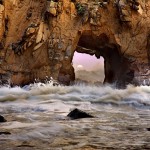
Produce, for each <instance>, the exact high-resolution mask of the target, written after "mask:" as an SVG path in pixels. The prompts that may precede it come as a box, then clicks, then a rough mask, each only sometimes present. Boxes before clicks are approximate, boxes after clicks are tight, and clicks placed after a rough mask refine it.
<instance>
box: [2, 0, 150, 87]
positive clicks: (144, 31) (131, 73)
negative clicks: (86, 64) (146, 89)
mask: <svg viewBox="0 0 150 150" xmlns="http://www.w3.org/2000/svg"><path fill="white" fill-rule="evenodd" d="M75 51H78V52H80V53H87V54H90V55H95V56H96V57H97V58H100V56H103V57H104V59H105V81H104V82H107V83H114V82H115V83H116V84H117V86H123V85H125V84H127V83H135V84H141V83H146V84H149V80H148V78H149V77H150V71H149V62H150V1H149V0H117V1H114V0H99V1H97V0H95V1H94V0H80V1H73V0H72V1H71V0H55V1H48V0H0V78H1V82H2V84H4V83H6V82H8V81H9V82H11V84H17V85H24V84H28V83H30V82H33V81H34V80H35V79H39V80H44V79H46V77H47V76H48V77H53V78H54V79H58V80H59V81H60V82H62V83H66V84H69V82H70V81H73V80H74V79H75V74H74V68H73V67H72V58H73V55H74V52H75Z"/></svg>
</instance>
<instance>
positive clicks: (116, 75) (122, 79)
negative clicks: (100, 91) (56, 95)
mask: <svg viewBox="0 0 150 150" xmlns="http://www.w3.org/2000/svg"><path fill="white" fill-rule="evenodd" d="M112 39H113V38H112ZM112 39H111V37H108V36H107V35H106V34H104V33H102V34H100V35H98V36H97V35H94V34H93V33H92V32H91V31H84V32H83V33H82V35H81V36H80V38H79V41H78V44H77V46H76V48H75V49H74V51H72V54H71V56H70V57H68V58H69V59H68V58H67V59H65V60H64V61H63V64H62V67H61V70H60V72H59V79H60V80H59V81H63V83H67V85H69V84H70V83H71V81H74V80H75V71H74V67H73V66H72V60H73V56H74V53H75V52H78V53H85V54H88V55H93V56H95V57H96V58H97V59H99V58H100V57H103V58H104V75H105V79H104V83H108V84H115V85H116V86H117V87H118V88H120V87H121V88H122V87H125V86H126V85H127V84H129V83H132V84H133V83H134V82H135V81H134V70H133V69H132V67H131V62H130V60H129V59H128V58H126V57H125V56H124V54H122V53H121V49H120V46H119V45H117V44H116V43H115V41H113V40H112ZM79 65H80V64H79ZM64 81H65V82H64ZM66 81H67V82H66Z"/></svg>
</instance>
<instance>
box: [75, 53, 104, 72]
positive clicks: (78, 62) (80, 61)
mask: <svg viewBox="0 0 150 150" xmlns="http://www.w3.org/2000/svg"><path fill="white" fill-rule="evenodd" d="M73 66H74V68H75V70H79V69H83V70H87V71H92V70H99V69H100V70H104V59H103V57H101V58H100V59H97V58H96V57H95V56H91V55H89V54H82V53H77V52H75V53H74V57H73ZM81 66H82V67H81Z"/></svg>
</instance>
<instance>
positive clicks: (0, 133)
mask: <svg viewBox="0 0 150 150" xmlns="http://www.w3.org/2000/svg"><path fill="white" fill-rule="evenodd" d="M2 134H5V135H6V134H11V133H10V132H0V135H2Z"/></svg>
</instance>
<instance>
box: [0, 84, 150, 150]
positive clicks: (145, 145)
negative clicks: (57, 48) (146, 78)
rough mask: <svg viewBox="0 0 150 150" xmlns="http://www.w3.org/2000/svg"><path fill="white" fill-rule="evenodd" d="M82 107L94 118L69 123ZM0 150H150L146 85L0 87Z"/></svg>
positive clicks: (149, 91) (149, 105)
mask: <svg viewBox="0 0 150 150" xmlns="http://www.w3.org/2000/svg"><path fill="white" fill-rule="evenodd" d="M74 108H78V109H81V110H83V111H85V112H87V113H89V114H91V115H93V116H95V118H85V119H77V120H70V119H69V118H67V117H66V116H67V114H68V113H69V112H70V111H71V110H73V109H74ZM0 115H3V116H4V117H5V118H6V119H7V122H5V123H0V132H10V133H11V134H1V135H0V150H95V149H96V150H122V149H123V150H132V149H134V150H145V149H147V150H148V149H150V87H148V86H140V87H134V86H131V85H130V86H128V87H127V89H124V90H122V89H120V90H119V89H115V88H114V87H113V86H110V85H106V86H102V85H99V86H95V85H85V84H77V85H73V86H61V85H59V86H53V83H52V81H51V82H49V83H46V84H41V83H35V84H33V85H29V86H25V87H23V88H20V87H14V88H9V87H1V88H0Z"/></svg>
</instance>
